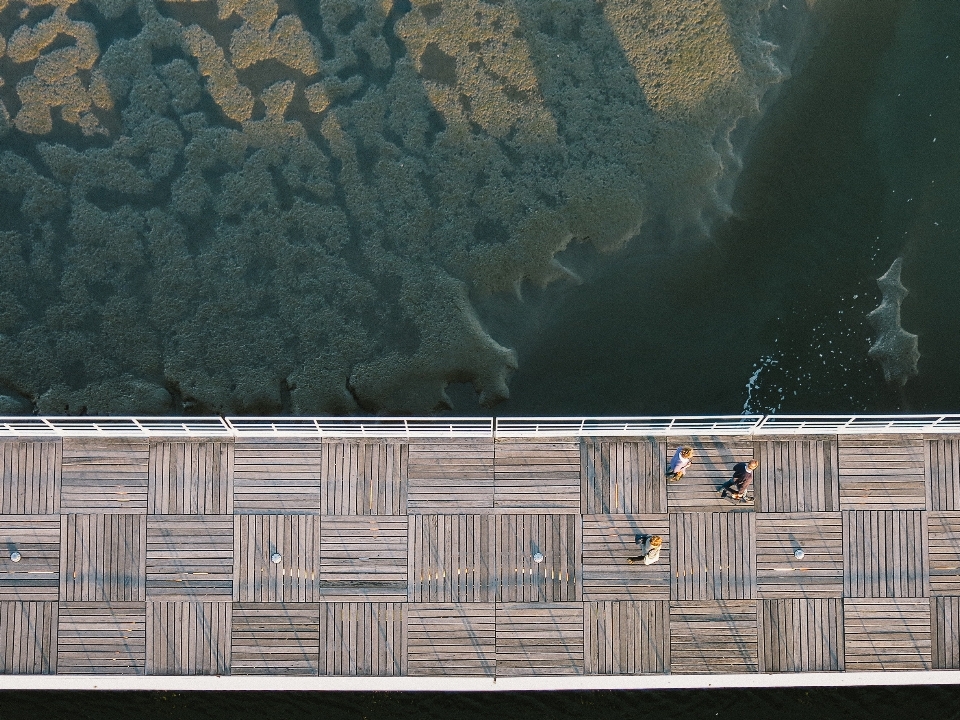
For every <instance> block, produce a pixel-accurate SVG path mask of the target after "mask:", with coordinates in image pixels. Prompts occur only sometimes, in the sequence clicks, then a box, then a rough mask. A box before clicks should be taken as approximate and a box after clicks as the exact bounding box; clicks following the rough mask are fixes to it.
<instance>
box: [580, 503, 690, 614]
mask: <svg viewBox="0 0 960 720" xmlns="http://www.w3.org/2000/svg"><path fill="white" fill-rule="evenodd" d="M637 535H659V536H660V537H661V538H662V539H663V546H662V547H661V549H660V560H659V561H657V562H656V563H654V564H652V565H644V564H643V563H636V564H630V563H628V562H627V559H628V558H631V557H636V556H638V555H639V554H640V546H638V545H637V543H636V540H635V539H636V536H637ZM671 553H672V549H671V542H670V522H669V520H668V518H667V515H666V514H658V515H584V516H583V599H584V600H597V601H599V600H669V599H670V585H671V579H672V577H673V573H672V572H671V563H672V560H671Z"/></svg>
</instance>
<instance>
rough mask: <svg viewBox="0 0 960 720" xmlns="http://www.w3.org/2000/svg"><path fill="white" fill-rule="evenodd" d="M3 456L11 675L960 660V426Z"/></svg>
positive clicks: (3, 599)
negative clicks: (647, 559) (735, 499)
mask: <svg viewBox="0 0 960 720" xmlns="http://www.w3.org/2000/svg"><path fill="white" fill-rule="evenodd" d="M678 444H690V445H692V446H693V447H694V448H695V451H696V454H695V456H694V463H693V466H692V468H691V469H690V470H689V472H688V473H687V475H686V477H684V478H683V480H682V481H680V482H678V483H666V482H665V480H664V476H663V468H664V466H665V463H666V460H667V458H668V457H669V456H670V455H671V454H672V452H673V449H674V448H675V447H676V446H677V445H678ZM751 458H756V459H757V460H759V461H760V467H759V469H758V471H757V472H756V475H755V478H756V479H755V494H754V498H753V500H752V501H751V502H749V503H746V504H733V503H731V502H729V501H725V500H721V499H720V498H719V496H718V493H717V489H718V487H719V485H720V484H721V483H722V482H723V481H725V480H726V479H727V478H728V477H729V476H730V472H731V468H732V466H733V464H734V463H735V462H738V461H743V460H749V459H751ZM0 472H2V477H0V643H2V652H0V670H2V672H3V673H6V674H75V673H86V674H108V675H123V674H132V675H166V676H169V675H249V674H260V675H299V676H415V677H425V676H426V677H439V676H458V677H460V676H467V677H470V676H472V677H486V678H494V677H508V676H509V677H517V676H522V677H528V676H550V675H621V676H622V675H639V674H650V675H658V674H659V675H663V674H673V675H678V674H710V673H728V672H738V673H797V672H843V671H855V670H856V671H861V670H866V671H883V670H937V669H960V438H956V437H952V436H945V435H936V436H923V435H919V434H918V435H890V434H885V435H874V436H862V435H857V436H854V435H840V436H837V435H815V436H813V435H811V436H796V435H794V436H789V437H787V436H784V437H769V436H756V437H752V436H743V437H736V436H735V437H666V438H665V437H637V438H602V437H596V438H593V437H590V438H559V439H557V438H547V439H537V438H535V437H534V438H512V439H499V440H493V439H453V438H451V439H445V440H443V439H438V440H429V439H416V440H410V441H407V440H399V439H379V440H378V439H365V440H328V439H325V440H319V439H302V440H301V439H297V438H284V439H256V438H243V439H238V440H233V439H231V438H222V437H221V438H213V439H210V438H208V439H196V440H183V439H177V440H164V439H157V438H142V437H140V438H116V439H110V438H89V439H87V438H78V437H68V438H64V439H50V438H44V439H36V440H30V439H17V440H5V441H0ZM644 533H645V534H659V535H661V536H662V537H663V549H662V553H661V557H660V561H659V562H658V563H656V564H653V565H649V566H645V565H642V564H631V563H628V562H627V559H628V558H629V557H631V556H632V555H636V554H638V549H637V545H636V543H635V537H636V535H638V534H644ZM797 550H803V554H802V557H797V555H796V554H795V553H796V551H797ZM14 551H16V552H17V553H19V554H20V556H21V559H20V560H19V562H13V561H12V559H11V553H13V552H14Z"/></svg>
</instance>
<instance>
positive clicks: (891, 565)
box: [843, 510, 929, 598]
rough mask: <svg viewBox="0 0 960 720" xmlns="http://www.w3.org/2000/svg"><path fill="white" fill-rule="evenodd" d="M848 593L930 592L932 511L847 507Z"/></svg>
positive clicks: (845, 587)
mask: <svg viewBox="0 0 960 720" xmlns="http://www.w3.org/2000/svg"><path fill="white" fill-rule="evenodd" d="M843 539H844V542H843V556H844V557H843V566H844V576H843V594H844V597H858V598H868V597H873V598H894V597H900V598H905V597H924V596H926V595H927V594H928V592H927V588H928V583H929V569H928V554H927V548H928V540H927V523H926V513H925V512H921V511H918V510H852V511H851V510H848V511H845V512H844V513H843Z"/></svg>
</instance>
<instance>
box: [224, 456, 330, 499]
mask: <svg viewBox="0 0 960 720" xmlns="http://www.w3.org/2000/svg"><path fill="white" fill-rule="evenodd" d="M323 447H324V443H322V442H321V441H319V440H307V439H298V440H277V439H272V438H271V439H262V440H261V439H258V440H245V441H242V442H237V444H236V447H235V449H234V470H233V473H234V505H235V511H236V512H237V513H238V514H240V513H251V514H268V513H276V514H283V513H299V514H314V515H318V514H320V488H321V483H322V463H323Z"/></svg>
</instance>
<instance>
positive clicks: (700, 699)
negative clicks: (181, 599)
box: [0, 687, 960, 720]
mask: <svg viewBox="0 0 960 720" xmlns="http://www.w3.org/2000/svg"><path fill="white" fill-rule="evenodd" d="M0 717H3V718H5V719H6V718H9V719H10V720H14V719H18V718H43V717H46V718H72V719H76V720H86V719H87V718H90V719H91V720H114V718H117V719H119V718H171V719H176V720H194V719H198V720H199V719H200V718H210V719H213V718H216V719H217V720H220V719H221V718H237V719H240V718H285V719H286V718H289V719H291V720H292V719H293V718H298V719H299V718H318V719H321V720H365V719H366V718H390V719H392V718H396V719H397V720H409V719H410V718H436V719H437V720H474V719H477V720H480V719H481V718H486V719H490V720H492V719H494V718H526V719H527V720H548V719H552V718H566V719H568V720H581V719H582V720H627V719H630V720H632V719H634V718H636V719H638V720H639V719H641V718H643V719H650V720H661V719H662V718H684V719H688V718H689V719H690V720H693V719H694V718H704V719H709V718H721V719H722V718H729V719H731V720H753V719H754V718H758V719H759V718H777V720H810V719H811V718H872V719H873V720H885V719H886V718H890V719H891V720H895V719H899V718H904V717H909V718H915V719H917V720H926V719H927V718H930V719H933V718H936V719H937V720H952V719H953V718H958V717H960V689H956V688H946V687H922V688H911V689H909V690H906V689H891V688H882V687H881V688H848V689H843V690H832V689H826V690H802V689H796V690H776V691H757V690H736V689H726V690H714V691H695V692H694V691H670V692H583V693H504V694H463V693H449V694H437V693H409V694H399V693H367V694H356V693H251V694H242V693H229V694H227V693H213V694H205V695H197V694H191V693H100V694H94V693H88V694H76V693H6V694H3V695H0Z"/></svg>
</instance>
